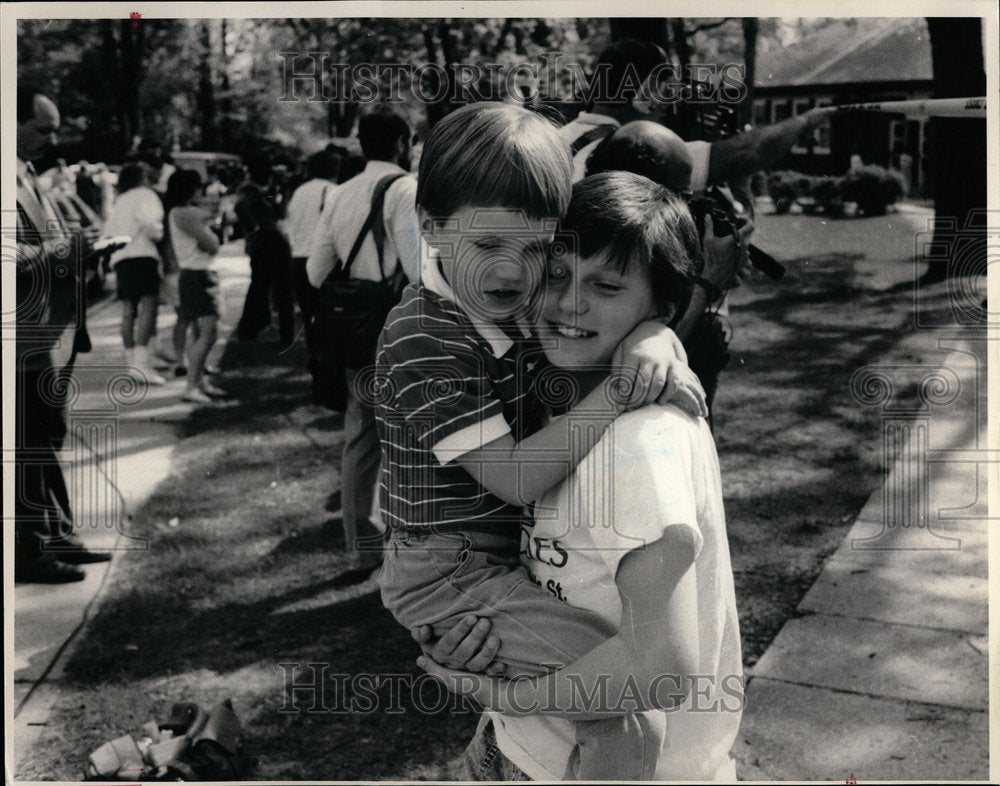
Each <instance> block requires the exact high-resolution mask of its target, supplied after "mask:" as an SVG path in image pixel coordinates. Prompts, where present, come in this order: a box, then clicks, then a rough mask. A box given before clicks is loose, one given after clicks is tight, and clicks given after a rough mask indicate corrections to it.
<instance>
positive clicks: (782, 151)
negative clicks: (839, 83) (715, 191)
mask: <svg viewBox="0 0 1000 786" xmlns="http://www.w3.org/2000/svg"><path fill="white" fill-rule="evenodd" d="M668 62H669V60H668V58H667V55H666V52H664V51H663V49H661V48H660V47H659V46H657V45H656V44H653V43H649V42H643V41H636V40H635V39H631V38H626V39H622V40H620V41H615V42H614V43H613V44H611V45H610V46H609V47H608V48H607V49H605V50H604V51H603V52H601V54H600V55H599V57H598V59H597V63H596V64H595V74H594V78H599V77H600V75H602V74H603V75H605V76H606V77H607V90H606V91H600V90H598V91H597V93H598V96H600V97H601V98H602V99H606V100H599V101H595V102H594V104H593V106H591V107H590V109H589V110H588V111H586V112H581V113H580V114H579V115H578V116H577V117H576V118H575V119H573V120H572V121H570V122H569V123H567V124H566V125H565V126H563V128H562V132H561V133H562V135H563V138H564V139H566V141H567V142H568V143H569V144H570V146H571V148H572V150H573V177H574V180H579V179H580V178H582V177H583V176H584V173H585V171H586V162H587V158H588V157H589V156H590V154H591V153H592V152H594V150H595V149H596V148H597V146H598V145H599V144H600V142H601V141H602V140H603V139H605V138H607V137H608V136H610V135H611V134H612V133H614V132H615V131H616V130H617V129H619V128H621V127H622V126H625V125H627V124H629V123H632V122H634V121H637V120H653V121H656V122H658V123H661V124H663V123H666V118H664V117H663V116H662V115H663V110H664V109H666V108H667V105H666V103H665V102H662V103H661V102H659V101H658V100H657V97H656V95H655V94H656V92H657V91H655V90H651V88H650V85H649V80H650V78H651V77H652V76H654V72H655V71H656V69H657V68H658V67H660V66H662V65H663V64H664V63H668ZM636 79H638V80H639V81H640V83H641V86H640V87H638V88H635V87H631V86H630V85H631V84H632V82H633V80H636ZM835 111H837V110H836V108H835V107H822V108H815V109H811V110H809V111H808V112H804V113H803V114H801V115H795V116H794V117H790V118H788V119H787V120H782V121H781V122H780V123H773V124H771V125H768V126H762V127H760V128H753V129H751V130H749V131H745V132H744V133H741V134H736V135H734V136H730V137H729V138H727V139H719V140H717V141H713V142H706V141H701V140H689V141H686V142H684V145H685V146H686V147H687V149H688V153H689V154H690V156H691V174H690V178H689V181H688V183H687V187H688V189H689V190H691V191H695V192H698V191H703V190H704V189H706V188H707V187H708V186H711V185H719V184H721V183H725V182H731V181H736V180H738V179H740V178H743V177H747V176H749V175H751V174H753V173H754V172H759V171H760V170H762V169H766V168H767V167H769V166H771V165H772V164H774V163H776V162H778V161H779V160H780V159H782V158H784V157H785V156H786V155H788V153H789V151H790V150H791V149H792V147H793V146H794V145H795V143H796V141H798V139H799V138H800V137H801V136H802V135H803V134H806V133H810V132H812V131H814V130H815V129H816V128H818V127H819V126H820V125H822V123H824V122H825V121H826V120H827V118H828V117H829V116H830V114H832V113H833V112H835ZM666 125H670V124H669V123H666Z"/></svg>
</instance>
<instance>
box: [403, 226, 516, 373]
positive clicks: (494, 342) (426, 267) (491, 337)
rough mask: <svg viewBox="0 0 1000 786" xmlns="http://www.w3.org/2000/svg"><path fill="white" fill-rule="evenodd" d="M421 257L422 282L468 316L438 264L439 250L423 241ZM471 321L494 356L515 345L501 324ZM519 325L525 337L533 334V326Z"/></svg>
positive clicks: (470, 318)
mask: <svg viewBox="0 0 1000 786" xmlns="http://www.w3.org/2000/svg"><path fill="white" fill-rule="evenodd" d="M421 244H422V249H421V259H422V260H423V263H422V264H421V267H420V283H421V284H422V285H423V286H425V287H427V288H428V289H429V290H430V291H431V292H433V293H434V294H435V295H438V296H440V297H443V298H444V299H445V300H448V301H450V302H451V303H454V304H455V307H456V308H457V309H458V310H459V311H461V312H462V313H463V314H465V315H466V316H467V317H469V315H468V314H467V313H466V312H465V310H464V309H463V308H462V307H461V306H460V305H459V304H458V301H457V300H455V292H454V290H453V289H452V288H451V284H449V283H448V282H447V281H445V280H444V276H443V275H441V267H440V265H439V264H438V255H437V252H436V251H435V250H434V249H433V248H431V247H430V246H428V245H427V244H426V243H423V242H422V243H421ZM469 321H470V322H471V323H472V327H474V328H475V330H476V332H477V333H478V334H479V335H480V337H481V338H482V339H483V340H484V341H485V342H486V343H487V344H489V345H490V349H491V350H493V356H494V357H498V358H501V357H503V356H504V355H506V354H507V352H508V350H509V349H510V348H511V347H512V346H514V342H513V341H512V340H511V338H510V336H508V335H507V334H506V333H505V332H504V331H503V328H501V327H500V326H499V325H497V324H496V323H494V322H487V321H485V320H474V319H472V317H469ZM517 326H518V328H520V330H521V333H522V334H523V335H524V337H525V338H529V337H530V336H531V328H530V327H528V325H527V324H525V323H524V321H522V320H520V319H519V320H517Z"/></svg>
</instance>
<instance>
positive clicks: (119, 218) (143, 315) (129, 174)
mask: <svg viewBox="0 0 1000 786" xmlns="http://www.w3.org/2000/svg"><path fill="white" fill-rule="evenodd" d="M151 178H152V172H151V171H150V170H149V168H148V167H147V166H146V165H145V164H142V163H138V162H137V163H134V164H126V165H125V166H123V167H122V170H121V172H120V173H119V175H118V197H117V198H116V199H115V202H114V205H112V207H111V212H110V214H109V215H108V220H107V224H106V225H105V227H104V232H105V234H107V235H110V236H114V235H127V236H128V237H130V238H131V241H130V242H129V244H128V245H127V246H125V247H124V248H121V249H119V250H118V251H116V252H115V253H114V254H112V255H111V260H110V265H111V268H112V269H113V270H114V271H115V277H116V279H117V281H118V297H119V298H120V299H121V301H122V323H121V336H122V343H123V344H124V345H125V362H126V364H127V365H128V366H129V368H134V369H137V370H138V371H140V372H141V373H142V375H143V376H144V377H145V378H146V381H147V382H148V383H149V384H151V385H162V384H163V383H164V382H165V381H166V380H164V379H163V377H161V376H160V375H159V374H157V373H156V371H155V370H154V369H153V361H152V358H151V356H150V349H149V343H150V339H151V338H152V337H153V334H154V333H155V332H156V312H157V309H158V307H159V296H160V272H159V266H160V253H159V251H158V250H157V248H156V244H157V242H159V241H160V240H161V239H162V237H163V205H162V203H161V202H160V198H159V197H158V196H157V194H156V192H155V191H153V189H152V188H150V186H149V183H150V180H151Z"/></svg>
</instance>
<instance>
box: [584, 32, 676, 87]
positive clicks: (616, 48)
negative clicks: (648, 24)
mask: <svg viewBox="0 0 1000 786" xmlns="http://www.w3.org/2000/svg"><path fill="white" fill-rule="evenodd" d="M665 62H667V53H666V52H664V51H663V49H661V48H660V47H659V46H657V45H656V44H653V43H650V42H648V41H637V40H636V39H634V38H623V39H621V40H619V41H615V42H613V43H612V44H610V45H609V46H608V48H607V49H605V50H604V51H603V52H601V54H600V55H599V56H598V58H597V67H598V68H600V66H601V65H602V64H603V65H604V67H605V69H606V70H607V80H608V81H607V92H608V94H609V96H610V97H613V98H617V99H623V100H625V101H629V100H631V99H633V98H635V95H636V91H635V90H634V89H633V87H632V85H631V84H627V85H626V86H624V87H623V84H622V83H623V82H624V81H625V77H626V75H630V74H631V75H634V76H635V77H637V78H638V80H639V82H644V81H645V80H646V79H647V78H648V77H649V75H650V74H652V73H653V70H654V69H655V68H656V67H657V66H658V65H661V64H662V63H665ZM632 81H633V80H632V79H630V83H631V82H632ZM637 86H638V85H636V87H637Z"/></svg>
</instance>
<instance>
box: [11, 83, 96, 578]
mask: <svg viewBox="0 0 1000 786" xmlns="http://www.w3.org/2000/svg"><path fill="white" fill-rule="evenodd" d="M59 119H60V118H59V110H58V109H57V108H56V105H55V104H54V103H53V102H52V100H51V99H49V98H48V97H46V96H45V95H44V94H42V93H41V92H39V91H38V90H35V89H31V88H30V87H27V86H25V85H21V86H20V87H19V89H18V91H17V253H16V267H17V274H16V275H17V278H16V288H17V317H16V327H17V340H16V342H15V344H16V349H15V358H16V360H15V381H16V389H15V394H14V398H15V409H16V419H15V423H17V424H18V429H17V432H18V433H17V435H16V446H15V464H14V474H15V498H14V527H15V538H16V540H15V547H14V579H15V581H19V582H20V581H25V582H38V583H46V584H58V583H65V582H71V581H82V580H83V579H84V572H83V570H81V569H80V567H79V566H80V565H83V564H87V563H91V562H105V561H107V560H109V559H111V554H109V553H107V552H94V551H90V550H89V549H87V547H86V546H84V544H83V541H81V540H80V538H79V536H77V535H75V534H74V532H73V511H72V508H71V506H70V501H69V492H68V490H67V488H66V480H65V478H64V476H63V471H62V466H61V465H60V463H59V458H58V452H59V450H60V449H61V448H62V443H63V440H64V438H65V436H66V396H67V394H68V393H69V391H70V390H71V388H72V385H71V381H70V379H71V377H72V375H73V364H74V362H75V360H76V354H77V352H89V351H90V338H89V336H88V335H87V328H86V299H85V290H84V287H83V282H82V278H83V270H84V259H85V257H87V256H88V255H89V254H90V253H91V251H92V249H90V248H88V247H87V246H86V244H85V242H84V239H83V237H82V234H81V233H74V232H71V231H69V230H68V229H67V228H66V226H65V224H64V223H63V222H62V220H61V219H60V218H59V213H58V212H57V211H56V208H55V206H54V205H53V204H52V203H51V202H50V201H49V199H48V197H47V196H46V195H45V194H44V193H43V191H42V189H41V188H40V187H39V184H38V177H37V175H36V174H35V169H34V166H33V165H32V163H31V162H32V160H36V159H38V158H41V157H42V156H43V155H44V154H45V153H46V152H47V150H48V149H49V148H50V147H51V146H52V145H54V144H55V141H56V129H57V128H58V127H59Z"/></svg>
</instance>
